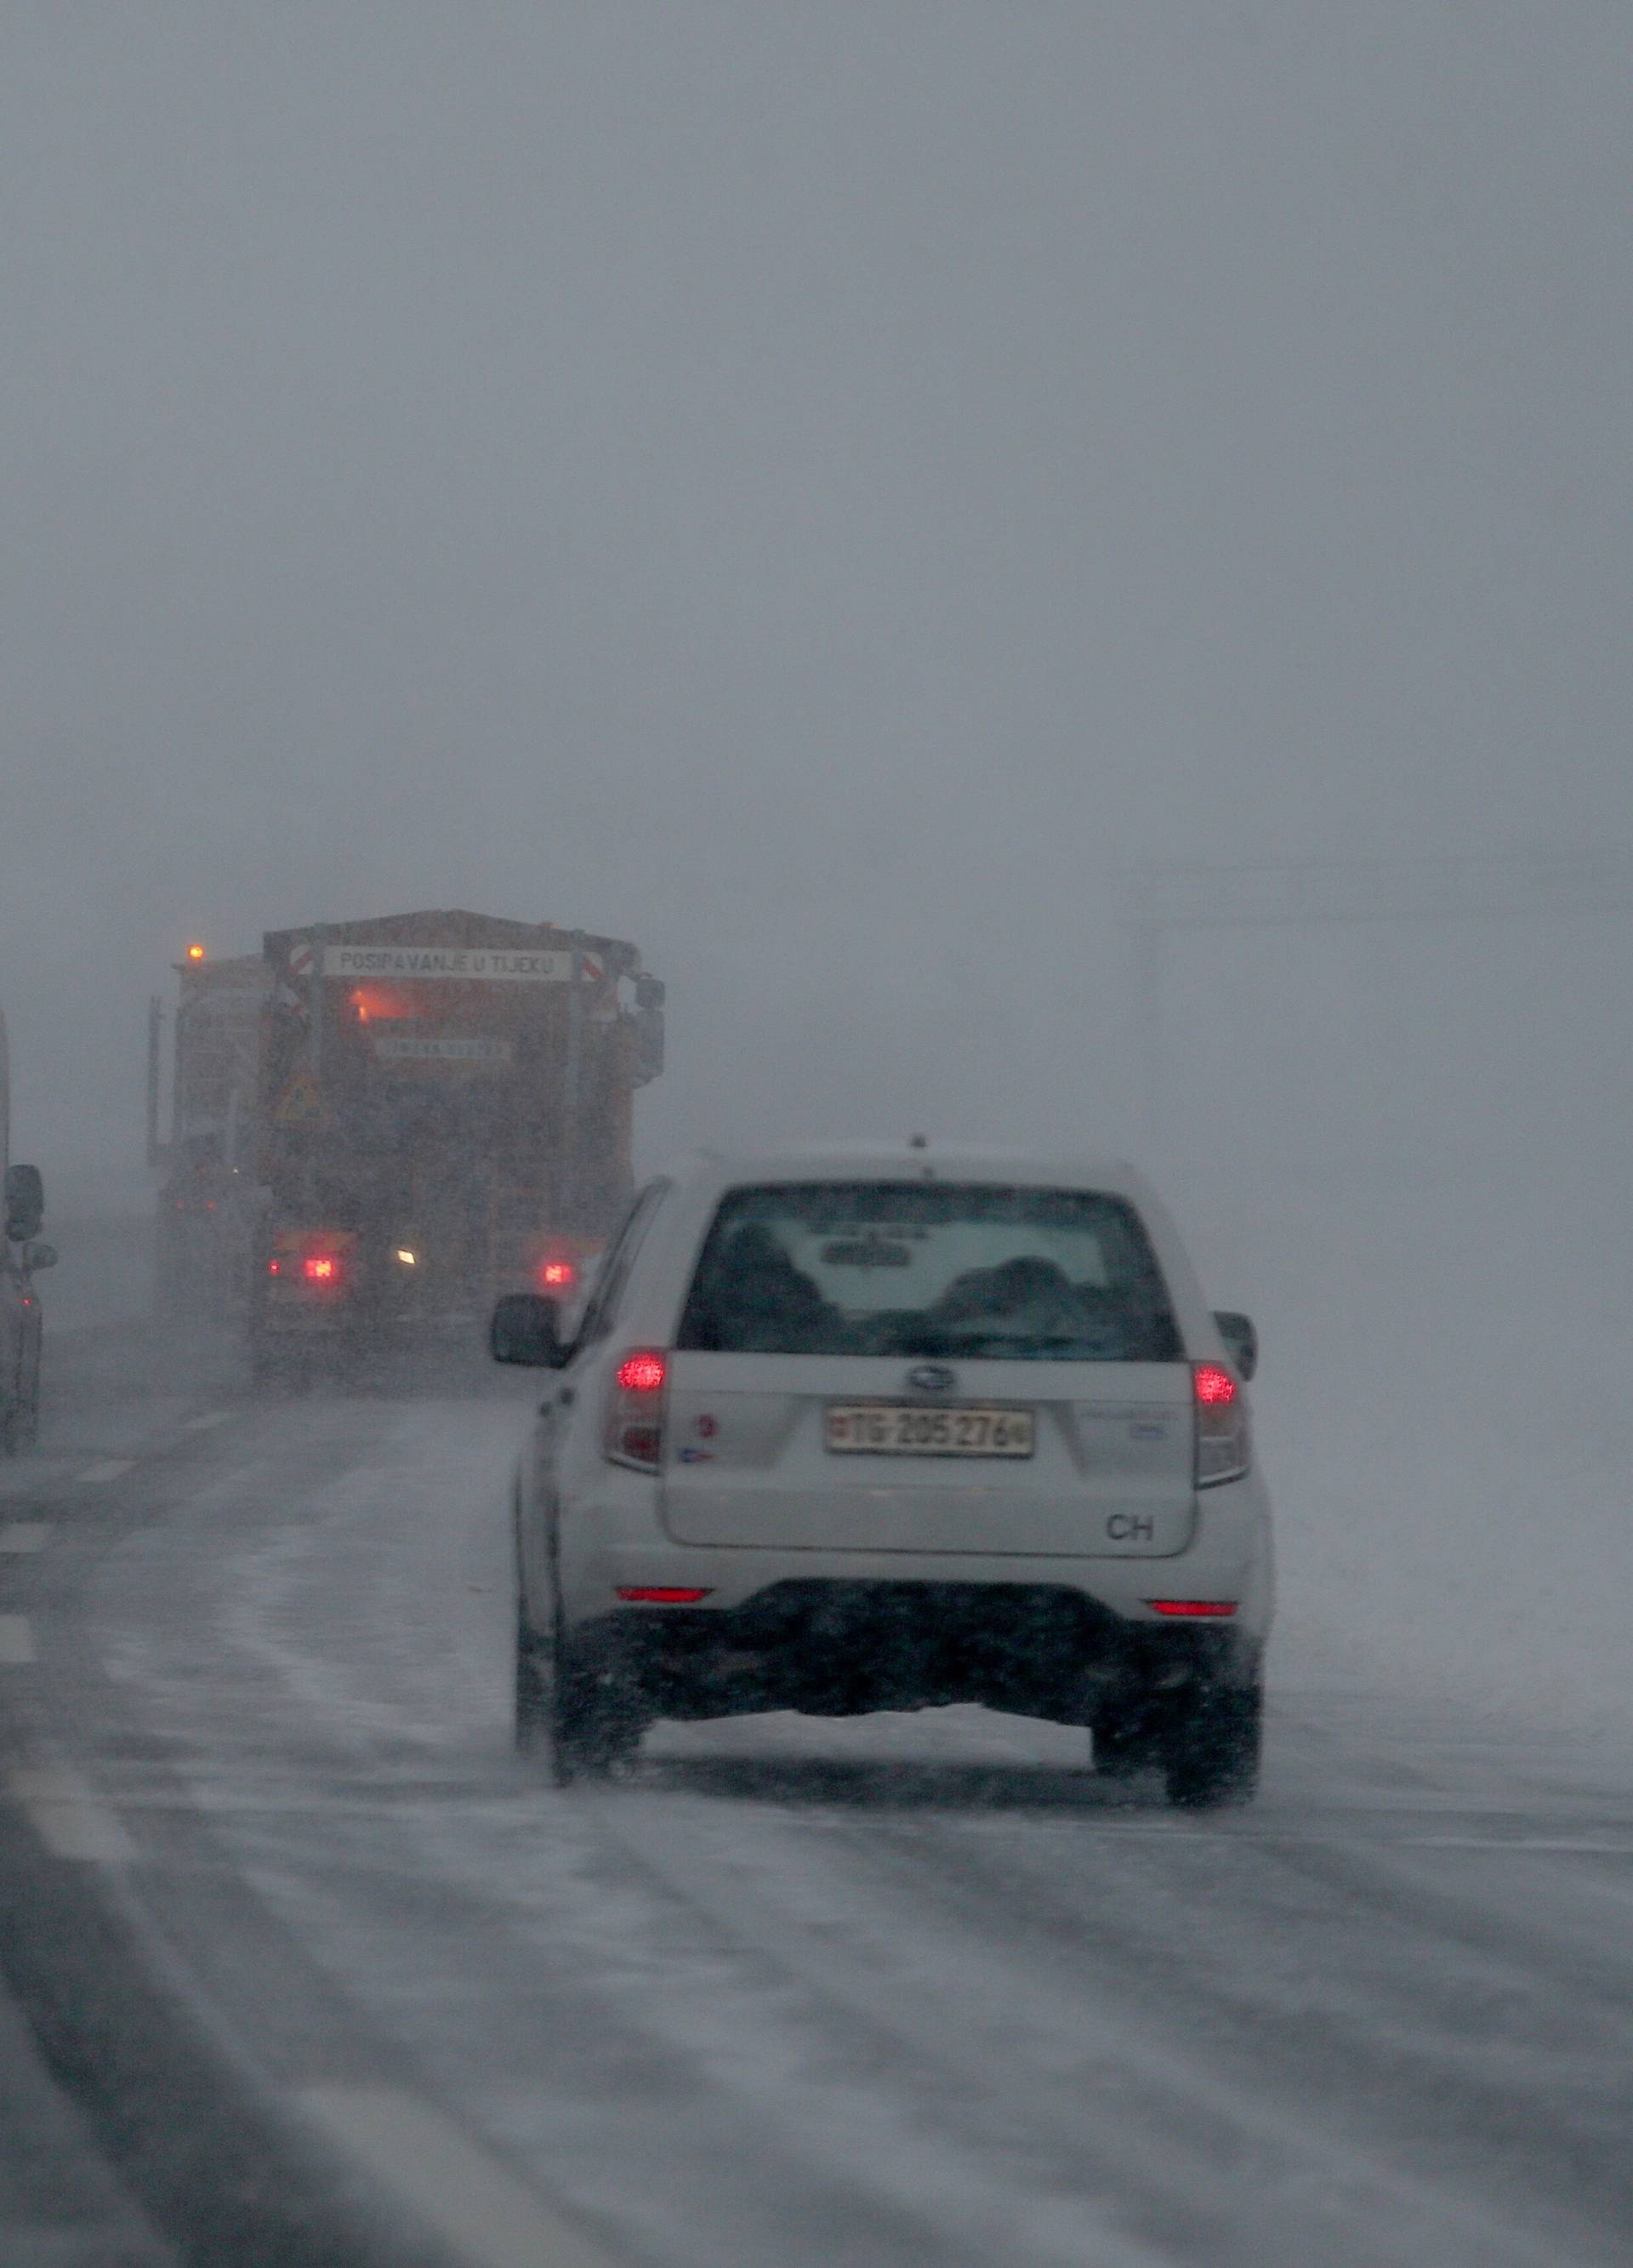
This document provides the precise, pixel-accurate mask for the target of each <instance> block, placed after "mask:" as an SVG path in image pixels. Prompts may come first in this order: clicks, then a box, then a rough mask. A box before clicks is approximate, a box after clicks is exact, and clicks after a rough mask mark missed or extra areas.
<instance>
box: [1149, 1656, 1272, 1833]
mask: <svg viewBox="0 0 1633 2268" xmlns="http://www.w3.org/2000/svg"><path fill="white" fill-rule="evenodd" d="M1263 1718H1264V1691H1263V1688H1262V1686H1259V1685H1241V1686H1215V1687H1212V1688H1207V1689H1204V1690H1203V1691H1201V1692H1199V1693H1197V1694H1196V1695H1195V1697H1193V1698H1192V1699H1191V1700H1190V1701H1189V1702H1188V1703H1187V1704H1186V1705H1185V1706H1184V1707H1183V1708H1182V1709H1181V1710H1180V1711H1179V1712H1177V1713H1176V1714H1175V1716H1174V1717H1173V1719H1172V1721H1171V1722H1170V1724H1169V1726H1168V1727H1167V1729H1166V1734H1165V1735H1164V1740H1163V1758H1162V1761H1163V1769H1164V1772H1165V1774H1166V1779H1167V1789H1168V1800H1169V1802H1170V1803H1171V1804H1174V1805H1176V1806H1179V1807H1181V1808H1184V1809H1186V1810H1190V1811H1202V1810H1210V1809H1213V1808H1217V1806H1219V1805H1221V1804H1227V1803H1250V1802H1251V1801H1252V1800H1253V1798H1254V1793H1255V1792H1256V1790H1257V1788H1258V1785H1259V1752H1260V1746H1261V1734H1262V1724H1263Z"/></svg>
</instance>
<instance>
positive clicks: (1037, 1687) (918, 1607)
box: [575, 1578, 1261, 1725]
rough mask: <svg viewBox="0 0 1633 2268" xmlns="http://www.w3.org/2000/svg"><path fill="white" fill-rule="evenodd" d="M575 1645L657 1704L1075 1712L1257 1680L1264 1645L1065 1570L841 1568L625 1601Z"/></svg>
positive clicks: (585, 1627) (1090, 1717)
mask: <svg viewBox="0 0 1633 2268" xmlns="http://www.w3.org/2000/svg"><path fill="white" fill-rule="evenodd" d="M575 1644H576V1646H577V1647H578V1648H579V1649H580V1650H581V1652H582V1653H583V1654H584V1655H585V1657H587V1659H588V1661H590V1662H591V1663H592V1665H593V1666H594V1668H596V1670H597V1671H598V1672H599V1674H600V1675H602V1676H603V1677H605V1678H606V1679H607V1680H609V1681H610V1682H612V1683H614V1684H616V1685H619V1686H622V1687H623V1688H624V1689H625V1690H627V1691H628V1693H629V1697H630V1699H631V1701H632V1702H634V1703H635V1705H636V1706H637V1707H639V1708H640V1709H641V1710H643V1711H644V1712H646V1713H650V1714H652V1715H655V1716H660V1717H680V1718H696V1717H717V1716H731V1715H737V1714H742V1713H747V1712H754V1711H759V1710H766V1709H797V1710H802V1711H804V1712H806V1713H808V1714H813V1715H819V1716H851V1715H860V1714H863V1713H864V1712H869V1711H872V1710H878V1709H921V1708H934V1707H938V1706H940V1705H943V1704H946V1703H952V1702H979V1703H982V1704H984V1705H986V1706H987V1707H989V1708H994V1709H1000V1710H1005V1711H1009V1712H1013V1713H1017V1714H1020V1715H1024V1716H1033V1717H1043V1718H1048V1719H1052V1720H1053V1721H1054V1722H1056V1723H1058V1724H1067V1725H1092V1724H1093V1723H1094V1722H1095V1721H1096V1720H1097V1719H1100V1718H1103V1717H1104V1716H1105V1715H1107V1713H1111V1714H1118V1713H1124V1712H1129V1711H1137V1710H1139V1709H1141V1708H1143V1707H1144V1706H1146V1705H1149V1703H1150V1702H1151V1699H1152V1697H1160V1696H1162V1695H1164V1694H1170V1693H1171V1694H1173V1695H1175V1696H1177V1695H1179V1694H1180V1693H1181V1692H1184V1691H1188V1690H1195V1688H1196V1687H1198V1686H1210V1687H1221V1686H1242V1685H1247V1684H1251V1683H1253V1682H1254V1679H1255V1678H1256V1676H1257V1675H1258V1670H1259V1657H1260V1652H1261V1647H1260V1642H1259V1639H1258V1638H1257V1636H1256V1634H1255V1633H1254V1632H1253V1631H1250V1630H1247V1629H1246V1628H1241V1629H1239V1628H1237V1627H1235V1626H1234V1618H1233V1617H1232V1618H1231V1619H1228V1620H1227V1619H1220V1620H1202V1621H1195V1622H1192V1621H1173V1622H1164V1621H1155V1620H1154V1621H1149V1622H1136V1621H1132V1620H1130V1619H1129V1618H1127V1617H1125V1616H1119V1615H1117V1614H1114V1612H1112V1610H1111V1609H1109V1608H1107V1607H1106V1606H1104V1605H1102V1604H1100V1603H1098V1602H1095V1601H1093V1600H1092V1599H1090V1598H1088V1597H1086V1596H1085V1594H1083V1593H1082V1592H1081V1591H1078V1590H1074V1589H1071V1588H1069V1587H1065V1586H1063V1585H1059V1584H1046V1583H1003V1582H998V1583H993V1582H985V1583H959V1582H945V1581H934V1582H923V1581H916V1582H892V1581H879V1580H872V1579H867V1580H856V1581H845V1580H838V1581H835V1580H832V1579H828V1578H820V1579H812V1578H805V1579H796V1580H785V1581H782V1582H777V1583H774V1584H772V1585H770V1586H769V1587H768V1588H766V1589H765V1590H762V1591H760V1592H757V1593H756V1594H754V1596H752V1597H751V1598H749V1599H747V1600H746V1601H744V1602H742V1603H741V1604H740V1605H738V1606H735V1607H731V1608H727V1609H723V1610H716V1611H713V1612H711V1611H710V1610H708V1609H706V1608H699V1607H690V1606H641V1605H631V1606H625V1607H622V1608H620V1609H616V1610H614V1612H612V1613H610V1614H607V1615H605V1616H600V1617H598V1618H596V1619H595V1620H594V1621H593V1622H591V1623H589V1624H581V1625H579V1627H578V1628H577V1631H576V1632H575Z"/></svg>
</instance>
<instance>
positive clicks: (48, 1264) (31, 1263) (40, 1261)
mask: <svg viewBox="0 0 1633 2268" xmlns="http://www.w3.org/2000/svg"><path fill="white" fill-rule="evenodd" d="M23 1266H24V1267H25V1268H26V1270H27V1271H28V1273H29V1274H30V1275H31V1276H33V1275H34V1274H35V1273H36V1272H37V1271H38V1270H40V1269H41V1268H55V1266H56V1247H55V1244H26V1245H25V1246H24V1247H23Z"/></svg>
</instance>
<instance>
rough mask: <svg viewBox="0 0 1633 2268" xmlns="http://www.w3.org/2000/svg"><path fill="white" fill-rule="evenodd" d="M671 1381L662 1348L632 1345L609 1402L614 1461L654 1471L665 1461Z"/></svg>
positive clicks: (609, 1444) (615, 1376) (610, 1447)
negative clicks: (665, 1438)
mask: <svg viewBox="0 0 1633 2268" xmlns="http://www.w3.org/2000/svg"><path fill="white" fill-rule="evenodd" d="M668 1380H669V1358H668V1357H667V1355H666V1354H665V1353H664V1351H663V1350H662V1348H661V1347H631V1348H630V1349H629V1351H628V1353H626V1354H625V1355H624V1356H623V1357H622V1359H621V1360H620V1362H619V1365H618V1367H617V1369H616V1370H615V1371H614V1373H613V1379H612V1386H611V1390H610V1391H609V1393H608V1395H607V1456H608V1457H609V1458H610V1459H611V1461H612V1462H613V1463H614V1464H615V1465H629V1466H631V1467H633V1469H635V1470H636V1472H639V1473H655V1472H656V1471H657V1470H658V1466H659V1465H660V1464H661V1463H662V1462H663V1454H664V1406H665V1403H666V1399H667V1395H666V1388H667V1385H668Z"/></svg>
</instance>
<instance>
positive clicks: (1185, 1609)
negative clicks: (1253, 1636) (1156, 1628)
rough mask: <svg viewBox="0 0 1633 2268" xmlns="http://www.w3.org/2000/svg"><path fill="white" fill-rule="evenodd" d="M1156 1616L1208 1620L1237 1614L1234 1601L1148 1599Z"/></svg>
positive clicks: (1147, 1603)
mask: <svg viewBox="0 0 1633 2268" xmlns="http://www.w3.org/2000/svg"><path fill="white" fill-rule="evenodd" d="M1145 1603H1146V1605H1147V1606H1148V1607H1149V1608H1150V1609H1151V1612H1152V1613H1153V1614H1154V1615H1195V1616H1200V1617H1202V1618H1203V1619H1204V1620H1205V1619H1207V1618H1208V1617H1210V1616H1219V1615H1233V1614H1234V1613H1235V1612H1236V1602H1235V1600H1234V1599H1147V1600H1146V1602H1145Z"/></svg>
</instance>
